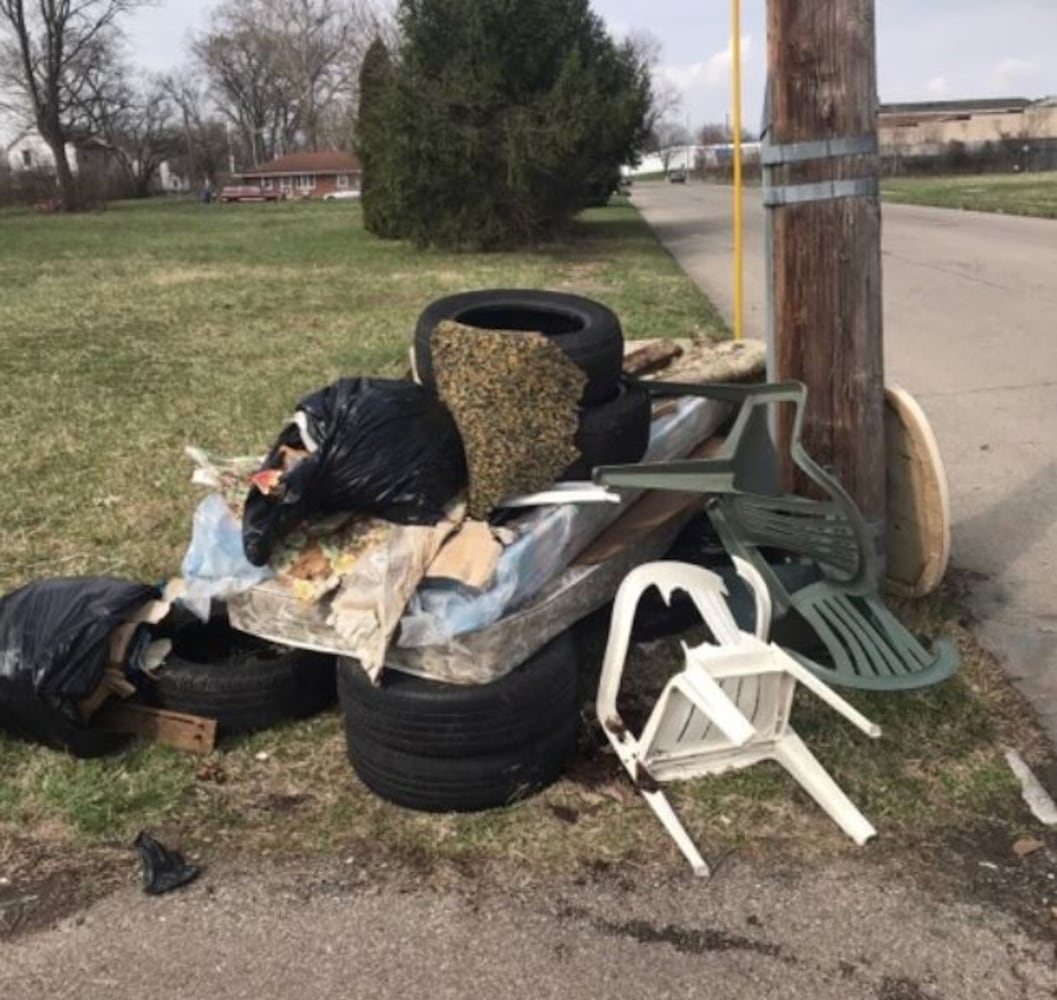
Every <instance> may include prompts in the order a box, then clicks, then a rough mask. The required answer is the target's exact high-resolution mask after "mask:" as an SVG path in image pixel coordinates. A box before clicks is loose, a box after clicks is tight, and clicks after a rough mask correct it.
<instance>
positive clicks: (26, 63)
mask: <svg viewBox="0 0 1057 1000" xmlns="http://www.w3.org/2000/svg"><path fill="white" fill-rule="evenodd" d="M142 2H143V0H38V2H36V3H34V2H32V0H29V2H27V0H0V28H2V29H3V31H2V34H0V84H3V85H6V87H7V88H9V89H11V90H13V91H14V92H15V93H16V95H17V99H18V101H19V103H20V105H21V106H22V110H23V111H24V112H25V113H26V114H27V115H28V117H29V118H30V119H31V120H32V121H33V123H34V125H35V126H36V128H37V131H38V132H39V133H40V135H41V138H42V139H44V141H45V142H46V143H47V144H48V147H49V149H50V150H51V152H52V156H53V157H54V160H55V173H56V177H57V179H58V183H59V190H60V192H61V195H62V202H63V206H64V207H65V208H66V209H67V210H71V209H74V208H76V207H77V201H78V199H77V187H76V182H75V179H74V175H73V170H72V169H71V166H70V161H69V158H68V156H67V154H66V147H67V144H68V143H71V142H75V141H77V140H78V139H79V138H83V133H84V128H85V105H84V101H85V97H86V96H87V93H86V92H87V90H88V82H89V79H90V77H91V76H92V75H93V74H96V73H98V72H100V71H102V70H103V69H104V68H105V63H106V60H107V59H108V58H109V57H110V56H111V55H112V54H113V52H114V50H115V48H116V47H117V38H118V34H117V29H118V22H119V20H120V18H121V16H122V15H123V14H125V13H127V12H128V11H130V10H132V9H133V8H135V7H138V6H140V5H141V4H142Z"/></svg>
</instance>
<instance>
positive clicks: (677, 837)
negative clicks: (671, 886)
mask: <svg viewBox="0 0 1057 1000" xmlns="http://www.w3.org/2000/svg"><path fill="white" fill-rule="evenodd" d="M642 797H643V798H644V799H645V800H646V802H647V803H648V804H649V807H650V808H651V809H652V810H653V812H654V814H655V815H656V817H657V818H658V819H659V820H660V821H661V823H662V824H663V825H664V828H665V829H666V830H667V831H668V834H669V835H670V836H671V838H672V840H674V841H675V845H676V847H678V848H679V850H680V851H682V852H683V857H684V858H686V860H687V861H689V862H690V867H691V868H692V869H693V872H694V874H695V875H697V876H698V877H699V878H708V876H709V875H711V874H712V870H711V869H710V868H709V867H708V862H707V861H705V859H704V858H703V857H701V852H700V851H698V849H697V846H696V845H695V844H694V842H693V841H692V840H691V839H690V834H688V833H687V832H686V827H684V826H683V823H682V820H680V819H679V817H678V816H676V815H675V810H674V809H673V808H672V805H671V803H670V802H669V801H668V799H667V798H665V795H664V793H663V792H643V793H642Z"/></svg>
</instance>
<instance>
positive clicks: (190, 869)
mask: <svg viewBox="0 0 1057 1000" xmlns="http://www.w3.org/2000/svg"><path fill="white" fill-rule="evenodd" d="M133 847H135V848H136V850H138V851H139V856H140V860H141V861H142V862H143V891H144V892H145V893H147V894H148V895H150V896H160V895H161V894H162V893H163V892H171V891H172V890H173V889H178V888H179V887H180V886H181V885H187V883H188V882H193V881H194V880H195V879H196V878H198V876H199V875H200V874H201V871H202V869H201V868H199V867H198V865H192V864H188V862H187V861H186V860H185V859H184V856H183V855H182V854H181V853H180V852H179V851H173V850H170V849H169V848H168V847H166V846H165V845H164V844H163V843H161V842H160V841H158V840H155V839H154V838H153V837H152V836H151V835H150V834H149V833H147V832H145V831H141V832H140V834H139V836H137V837H136V839H135V841H134V842H133Z"/></svg>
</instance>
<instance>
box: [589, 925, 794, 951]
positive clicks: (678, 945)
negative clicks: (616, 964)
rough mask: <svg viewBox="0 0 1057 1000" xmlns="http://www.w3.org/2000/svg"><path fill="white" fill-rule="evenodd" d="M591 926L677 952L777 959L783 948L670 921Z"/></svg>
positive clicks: (739, 935) (607, 932) (741, 936)
mask: <svg viewBox="0 0 1057 1000" xmlns="http://www.w3.org/2000/svg"><path fill="white" fill-rule="evenodd" d="M594 925H595V927H597V928H598V929H599V930H600V931H602V932H603V933H604V934H612V935H614V936H615V937H629V938H631V939H632V940H633V941H638V942H639V944H667V945H671V946H672V947H673V948H674V949H675V950H676V951H678V952H682V953H684V954H687V955H706V954H708V953H709V952H713V951H750V952H752V953H753V954H756V955H764V956H766V957H767V958H779V957H781V954H782V949H781V948H780V947H779V946H778V945H776V944H773V943H772V942H770V941H760V940H758V939H756V938H749V937H744V936H743V935H741V934H728V933H726V932H725V931H720V930H716V929H715V928H705V929H704V930H699V929H697V928H687V927H676V926H675V925H673V924H667V925H665V926H664V927H654V926H653V925H652V924H649V923H647V922H646V921H645V920H629V921H628V922H627V923H623V924H617V923H610V922H608V921H605V920H599V921H595V924H594Z"/></svg>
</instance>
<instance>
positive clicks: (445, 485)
mask: <svg viewBox="0 0 1057 1000" xmlns="http://www.w3.org/2000/svg"><path fill="white" fill-rule="evenodd" d="M280 470H282V471H280ZM269 471H270V472H272V473H273V475H272V476H270V477H264V478H261V479H258V477H259V476H260V473H258V477H255V479H258V481H259V482H262V483H264V482H266V483H267V484H268V485H267V487H266V488H267V490H268V492H267V493H265V492H262V490H261V489H260V488H258V487H254V488H253V489H251V490H250V493H249V495H248V496H247V498H246V509H245V514H244V516H243V522H242V541H243V547H244V549H245V553H246V557H247V558H248V559H249V561H250V562H251V563H253V564H254V565H255V566H263V565H264V564H265V563H267V561H268V558H269V556H270V555H271V552H272V548H273V547H274V545H275V543H276V542H277V541H278V539H279V538H281V537H282V536H283V535H284V534H285V533H286V532H287V531H288V530H290V529H291V528H293V527H294V526H295V525H297V524H298V523H299V522H301V521H302V520H304V519H305V518H306V517H308V516H310V515H313V514H332V513H341V512H347V513H356V514H364V515H371V516H375V517H380V518H384V519H385V520H387V521H393V522H396V523H398V524H436V523H437V522H438V521H440V520H441V519H442V518H443V517H444V509H445V507H446V506H447V504H448V503H449V501H451V500H453V499H454V498H455V496H456V495H457V494H458V493H460V492H461V491H462V490H464V489H465V488H466V457H465V454H464V453H463V447H462V439H461V438H460V437H459V432H458V429H457V428H456V426H455V421H454V420H453V419H452V416H451V414H450V413H449V412H448V410H447V408H446V407H445V406H444V404H443V403H441V402H440V400H439V399H438V398H437V396H436V395H435V394H434V393H433V392H432V391H431V390H429V389H426V388H424V387H423V386H420V385H417V384H416V383H414V382H406V381H399V380H394V379H367V378H356V379H340V380H339V381H337V382H335V383H334V384H333V385H329V386H327V387H326V388H325V389H321V390H320V391H319V392H315V393H313V394H312V395H310V396H307V397H306V398H305V399H303V400H302V401H301V402H300V403H299V404H298V407H297V412H296V414H295V416H294V420H293V421H291V423H290V424H289V425H287V427H286V428H285V429H284V430H283V432H282V433H281V434H280V436H279V439H278V441H277V442H276V444H275V446H274V447H273V448H272V450H271V452H270V453H269V454H268V457H267V459H265V462H264V466H263V468H262V470H261V472H262V473H266V472H269Z"/></svg>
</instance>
